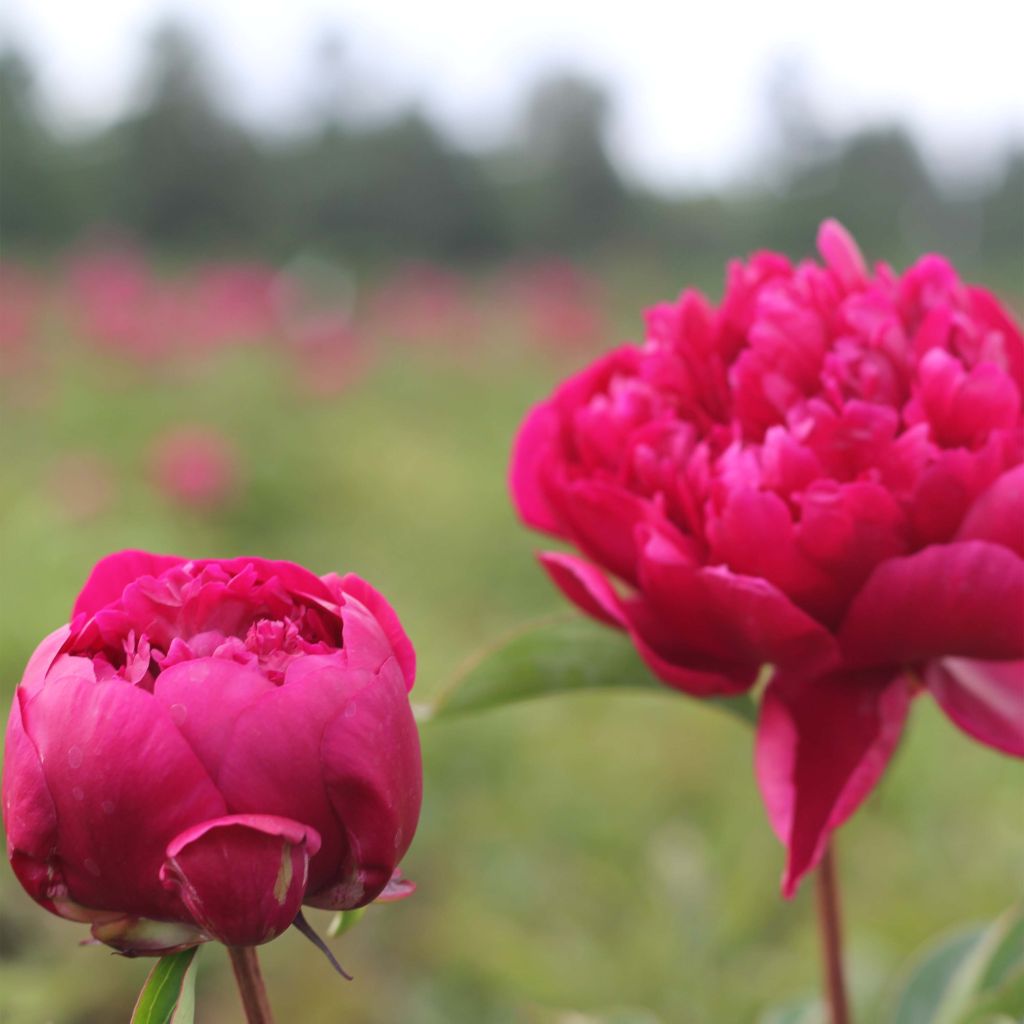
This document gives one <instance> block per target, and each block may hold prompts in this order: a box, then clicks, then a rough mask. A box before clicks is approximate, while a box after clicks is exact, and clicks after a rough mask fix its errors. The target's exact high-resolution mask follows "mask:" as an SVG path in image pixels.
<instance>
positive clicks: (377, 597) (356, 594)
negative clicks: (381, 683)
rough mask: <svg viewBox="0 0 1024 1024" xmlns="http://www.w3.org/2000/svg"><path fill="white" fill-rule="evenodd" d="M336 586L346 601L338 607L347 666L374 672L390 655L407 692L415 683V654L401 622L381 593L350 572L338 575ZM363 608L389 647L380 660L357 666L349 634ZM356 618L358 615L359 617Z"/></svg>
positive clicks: (351, 638)
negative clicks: (342, 625) (347, 659)
mask: <svg viewBox="0 0 1024 1024" xmlns="http://www.w3.org/2000/svg"><path fill="white" fill-rule="evenodd" d="M338 587H339V590H340V593H341V594H342V596H343V597H344V598H347V600H346V601H345V603H344V604H343V606H342V610H341V618H342V622H343V623H344V630H345V634H344V637H343V641H342V642H343V643H344V645H345V648H346V649H347V650H348V652H349V664H351V665H353V667H355V668H370V669H372V670H373V671H376V670H377V669H379V668H380V666H381V665H382V664H383V663H384V661H386V660H387V658H388V657H390V655H391V654H394V656H395V657H396V658H397V659H398V664H399V666H400V667H401V669H402V675H403V676H405V683H406V689H407V690H411V689H412V686H413V683H414V682H415V680H416V652H415V650H414V649H413V646H412V643H411V641H410V640H409V637H408V635H407V634H406V632H405V629H404V628H403V627H402V623H401V622H400V621H399V619H398V616H397V615H396V614H395V610H394V608H392V607H391V605H390V604H389V603H388V601H387V599H386V598H385V597H384V595H383V594H381V593H380V592H379V591H378V590H375V589H374V588H373V587H371V586H370V584H369V583H367V582H366V580H363V579H360V578H359V577H358V576H356V575H355V574H354V573H348V574H347V575H345V576H342V578H341V579H340V580H339V581H338ZM363 609H365V610H366V611H368V612H369V613H370V615H371V616H372V618H373V620H374V624H375V626H376V631H379V632H381V633H382V634H383V636H384V638H386V639H387V642H388V645H389V647H390V650H388V651H387V652H386V653H385V654H384V657H382V658H380V659H379V660H378V661H377V663H376V664H374V665H369V664H357V663H356V661H355V660H354V658H353V653H352V652H353V647H354V644H353V642H352V641H353V637H352V635H351V634H352V631H353V630H354V629H355V628H356V625H355V623H354V622H353V621H352V620H353V618H354V617H356V615H358V614H359V613H361V612H362V610H363ZM360 617H362V616H361V615H360ZM362 632H365V631H362Z"/></svg>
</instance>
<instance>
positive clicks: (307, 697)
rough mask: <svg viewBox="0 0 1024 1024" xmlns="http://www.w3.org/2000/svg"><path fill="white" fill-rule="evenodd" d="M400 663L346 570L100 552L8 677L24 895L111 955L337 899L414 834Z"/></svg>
mask: <svg viewBox="0 0 1024 1024" xmlns="http://www.w3.org/2000/svg"><path fill="white" fill-rule="evenodd" d="M414 672H415V655H414V653H413V648H412V645H411V644H410V643H409V640H408V638H407V637H406V635H405V632H404V631H403V629H402V626H401V624H400V623H399V621H398V618H397V616H396V615H395V613H394V611H393V610H392V609H391V607H390V606H389V605H388V603H387V602H386V601H385V600H384V598H383V597H382V596H381V595H380V594H378V593H377V592H376V591H375V590H374V589H373V588H372V587H370V586H369V585H368V584H366V583H364V582H363V581H362V580H360V579H359V578H358V577H355V576H351V575H349V576H344V577H338V576H336V575H333V574H331V575H328V576H323V577H317V576H315V575H313V574H312V573H311V572H308V571H307V570H306V569H303V568H301V567H300V566H298V565H293V564H292V563H290V562H269V561H263V560H261V559H255V558H236V559H230V560H227V561H217V560H212V559H209V560H203V561H192V562H186V561H184V560H182V559H180V558H172V557H167V556H162V555H151V554H147V553H145V552H141V551H125V552H121V553H120V554H116V555H111V556H110V557H108V558H105V559H103V560H102V561H101V562H100V563H99V564H98V565H97V566H96V568H95V569H94V570H93V572H92V575H91V576H90V577H89V580H88V582H87V583H86V585H85V588H84V589H83V590H82V592H81V593H80V594H79V595H78V599H77V601H76V602H75V606H74V610H73V612H72V616H71V623H70V625H68V626H64V627H62V628H61V629H59V630H57V631H56V632H55V633H52V634H50V636H48V637H47V638H46V639H45V640H44V641H43V642H42V643H41V644H40V645H39V647H38V648H37V649H36V651H35V653H34V654H33V655H32V658H31V659H30V661H29V663H28V667H27V668H26V670H25V675H24V677H23V679H22V681H21V684H20V685H19V687H18V689H17V691H16V693H15V696H14V704H13V707H12V710H11V717H10V722H9V724H8V727H7V744H6V750H5V753H4V778H3V812H4V824H5V826H6V829H7V850H8V856H9V858H10V861H11V864H12V866H13V868H14V872H15V874H16V875H17V877H18V880H19V881H20V882H21V884H22V885H23V886H24V887H25V889H26V891H27V892H28V893H29V895H30V896H31V897H32V898H33V899H34V900H36V901H37V902H38V903H39V904H41V905H42V906H43V907H45V908H46V909H47V910H50V911H52V912H53V913H55V914H58V915H60V916H61V917H65V918H68V919H70V920H73V921H84V922H88V923H90V924H91V925H92V931H93V935H94V937H95V938H97V939H99V940H101V941H103V942H105V943H108V944H109V945H111V946H113V947H114V948H115V949H117V950H119V951H121V952H124V953H128V954H130V955H157V954H162V953H164V952H168V951H170V950H173V949H180V948H185V947H188V946H191V945H195V944H197V943H200V942H205V941H207V940H209V939H216V940H218V941H220V942H223V943H226V944H229V945H238V946H241V945H257V944H259V943H263V942H267V941H269V940H270V939H273V938H275V937H276V936H277V935H279V934H280V933H281V932H283V931H284V930H285V929H286V928H288V927H289V926H290V925H291V924H292V923H293V922H294V921H296V920H298V921H299V922H300V924H301V923H302V922H301V918H299V917H298V915H299V912H300V908H301V906H302V904H304V903H305V904H308V905H310V906H315V907H325V908H334V909H348V908H354V907H359V906H363V905H364V904H367V903H369V902H370V901H372V900H373V899H375V898H376V897H378V896H380V895H381V894H382V893H383V894H385V895H386V896H388V895H390V896H393V895H400V894H402V892H404V891H407V889H408V883H404V882H403V881H402V880H401V878H400V876H396V877H397V883H396V884H395V885H392V886H390V888H389V883H390V882H391V880H392V876H393V875H395V873H396V869H397V866H398V863H399V861H400V860H401V858H402V856H403V855H404V854H405V851H406V850H407V849H408V847H409V844H410V842H411V841H412V837H413V833H414V832H415V829H416V823H417V818H418V815H419V808H420V796H421V785H422V780H421V765H420V750H419V740H418V737H417V733H416V725H415V723H414V721H413V717H412V712H411V710H410V706H409V698H408V690H409V688H410V687H411V686H412V683H413V676H414Z"/></svg>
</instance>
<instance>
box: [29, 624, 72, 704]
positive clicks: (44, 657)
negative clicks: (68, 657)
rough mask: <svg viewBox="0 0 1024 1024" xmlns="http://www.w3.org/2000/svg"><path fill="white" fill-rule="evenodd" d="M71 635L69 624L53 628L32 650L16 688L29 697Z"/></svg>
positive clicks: (37, 687)
mask: <svg viewBox="0 0 1024 1024" xmlns="http://www.w3.org/2000/svg"><path fill="white" fill-rule="evenodd" d="M69 636H71V627H70V626H61V628H60V629H55V630H54V631H53V632H52V633H50V635H49V636H47V637H45V638H44V639H43V641H42V643H40V644H39V646H38V647H37V648H36V649H35V650H34V651H33V652H32V657H30V658H29V659H28V664H27V665H26V666H25V671H24V673H23V674H22V677H21V683H20V684H19V685H18V689H20V690H21V691H22V693H24V694H25V696H27V697H31V696H33V695H34V694H35V692H36V691H37V690H38V689H39V688H40V687H41V686H42V685H43V681H44V680H45V678H46V673H47V672H48V671H49V670H50V667H51V666H52V665H53V663H54V661H56V660H57V657H58V656H59V655H60V649H61V648H62V647H63V646H64V644H65V643H66V642H67V639H68V637H69Z"/></svg>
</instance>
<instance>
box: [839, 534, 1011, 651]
mask: <svg viewBox="0 0 1024 1024" xmlns="http://www.w3.org/2000/svg"><path fill="white" fill-rule="evenodd" d="M1022 623H1024V559H1021V558H1020V557H1019V556H1018V555H1015V554H1014V553H1013V552H1012V551H1009V550H1008V549H1007V548H1005V547H1003V546H1002V545H1001V544H992V543H989V542H987V541H977V540H968V541H959V542H957V543H954V544H941V545H933V546H932V547H928V548H925V549H924V550H923V551H919V552H917V553H916V554H913V555H908V556H906V557H905V558H892V559H889V560H888V561H887V562H883V563H882V564H881V565H880V566H878V568H877V569H875V571H874V572H873V573H872V574H871V576H870V577H869V578H868V581H867V583H866V584H865V585H864V587H863V588H862V589H861V591H860V593H859V594H858V595H857V597H856V598H855V599H854V601H853V604H852V605H851V607H850V611H849V613H848V615H847V616H846V619H845V621H844V622H843V625H842V629H841V630H840V634H839V639H840V642H841V644H842V647H843V651H844V653H845V655H846V657H847V659H848V660H849V661H850V662H851V664H856V665H907V664H912V663H914V662H919V661H925V660H928V659H931V658H939V657H944V656H946V655H957V656H962V657H966V658H983V659H992V660H995V661H1007V660H1012V659H1016V658H1020V657H1024V626H1022Z"/></svg>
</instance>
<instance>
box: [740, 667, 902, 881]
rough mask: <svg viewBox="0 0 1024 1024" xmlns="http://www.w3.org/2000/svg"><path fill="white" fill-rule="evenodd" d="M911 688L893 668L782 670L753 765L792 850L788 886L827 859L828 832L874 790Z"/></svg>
mask: <svg viewBox="0 0 1024 1024" xmlns="http://www.w3.org/2000/svg"><path fill="white" fill-rule="evenodd" d="M908 704H909V686H908V683H907V680H906V679H905V678H904V677H903V676H902V675H897V676H895V677H894V676H893V675H892V674H891V673H887V672H855V671H842V672H832V673H830V674H827V675H821V676H812V677H806V676H798V675H795V674H792V673H789V674H786V673H778V674H777V675H776V676H775V678H774V679H773V680H772V682H771V684H770V685H769V687H768V689H767V690H766V691H765V696H764V701H763V702H762V704H761V717H760V721H759V723H758V730H757V746H756V754H755V770H756V773H757V781H758V785H759V786H760V788H761V796H762V798H763V799H764V802H765V807H766V809H767V811H768V818H769V821H770V822H771V825H772V828H773V829H774V830H775V834H776V835H777V836H778V837H779V839H780V840H781V841H782V842H783V843H784V844H785V846H786V850H787V854H788V856H787V860H786V870H785V874H784V876H783V881H782V892H783V895H785V896H787V897H788V896H792V895H793V893H794V892H795V891H796V888H797V885H798V883H799V882H800V880H801V879H802V878H803V876H804V875H806V874H807V872H808V871H810V870H811V869H812V868H813V867H814V866H815V865H816V864H817V863H818V861H819V860H820V859H821V856H822V854H823V853H824V852H825V847H826V845H827V843H828V839H829V836H830V835H831V833H832V831H833V830H834V829H836V828H838V827H839V826H840V825H841V824H842V823H843V822H844V821H845V820H846V819H847V818H848V817H849V816H850V815H851V814H853V812H854V811H855V810H856V809H857V807H858V806H859V805H860V804H861V802H862V801H863V800H864V799H865V797H867V795H868V794H869V793H870V792H871V790H872V789H873V788H874V786H875V783H877V782H878V780H879V778H880V777H881V775H882V772H883V771H884V770H885V766H886V765H887V764H888V762H889V758H890V757H891V756H892V753H893V751H894V750H895V748H896V744H897V742H898V740H899V737H900V734H901V732H902V731H903V723H904V721H905V720H906V716H907V707H908Z"/></svg>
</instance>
